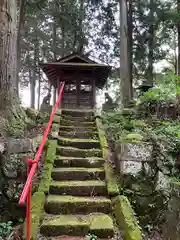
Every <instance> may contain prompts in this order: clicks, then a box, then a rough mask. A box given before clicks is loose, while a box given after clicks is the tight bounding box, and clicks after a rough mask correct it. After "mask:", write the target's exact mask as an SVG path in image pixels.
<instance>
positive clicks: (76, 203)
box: [45, 195, 111, 214]
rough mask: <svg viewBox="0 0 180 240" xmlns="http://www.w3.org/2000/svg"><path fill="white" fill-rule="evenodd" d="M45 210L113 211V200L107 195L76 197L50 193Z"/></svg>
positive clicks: (75, 212)
mask: <svg viewBox="0 0 180 240" xmlns="http://www.w3.org/2000/svg"><path fill="white" fill-rule="evenodd" d="M45 210H46V212H47V213H50V214H59V213H61V214H89V213H92V212H102V213H110V212H111V200H110V199H108V198H106V197H75V196H59V195H49V196H48V197H47V200H46V204H45Z"/></svg>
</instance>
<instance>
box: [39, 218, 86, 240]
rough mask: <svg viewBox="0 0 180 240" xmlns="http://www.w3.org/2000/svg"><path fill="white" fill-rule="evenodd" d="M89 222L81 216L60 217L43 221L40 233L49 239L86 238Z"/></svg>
mask: <svg viewBox="0 0 180 240" xmlns="http://www.w3.org/2000/svg"><path fill="white" fill-rule="evenodd" d="M89 225H90V224H89V222H88V221H87V220H86V219H84V218H82V217H80V216H79V215H78V216H76V215H60V216H55V217H52V216H51V217H49V219H46V220H44V221H43V223H42V225H41V227H40V232H41V234H43V235H44V236H47V237H55V236H61V235H72V236H85V235H87V233H88V232H89V228H90V226H89Z"/></svg>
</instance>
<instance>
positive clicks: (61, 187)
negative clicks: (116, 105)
mask: <svg viewBox="0 0 180 240" xmlns="http://www.w3.org/2000/svg"><path fill="white" fill-rule="evenodd" d="M62 116H63V117H62V120H61V125H60V132H59V137H58V147H57V157H56V160H55V162H54V168H53V170H52V179H53V181H52V183H51V185H50V191H49V195H48V196H47V200H46V203H45V212H46V213H45V215H44V219H43V222H42V225H41V227H40V232H41V234H42V235H44V236H47V237H53V236H62V235H69V236H85V235H86V234H88V233H91V234H95V235H96V236H98V237H100V238H108V237H112V236H113V235H114V227H113V221H112V218H111V216H110V214H111V212H112V209H111V200H110V199H109V198H108V195H107V187H106V182H105V170H104V159H102V151H101V149H100V142H99V139H98V133H97V128H96V124H95V120H94V119H93V112H92V111H87V112H85V111H68V110H66V111H65V110H64V111H62Z"/></svg>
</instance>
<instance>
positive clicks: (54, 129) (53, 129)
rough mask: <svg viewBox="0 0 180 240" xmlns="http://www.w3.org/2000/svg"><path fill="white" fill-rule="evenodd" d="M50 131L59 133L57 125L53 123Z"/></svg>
mask: <svg viewBox="0 0 180 240" xmlns="http://www.w3.org/2000/svg"><path fill="white" fill-rule="evenodd" d="M51 130H52V131H59V124H57V123H53V124H52V128H51Z"/></svg>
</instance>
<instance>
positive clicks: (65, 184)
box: [51, 180, 105, 187]
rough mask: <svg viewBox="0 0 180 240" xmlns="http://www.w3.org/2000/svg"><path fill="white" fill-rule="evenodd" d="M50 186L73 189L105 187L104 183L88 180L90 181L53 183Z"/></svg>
mask: <svg viewBox="0 0 180 240" xmlns="http://www.w3.org/2000/svg"><path fill="white" fill-rule="evenodd" d="M51 186H55V187H75V186H79V187H81V186H87V187H88V186H102V187H104V186H105V182H104V181H100V180H90V181H59V182H58V181H54V182H52V184H51Z"/></svg>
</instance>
